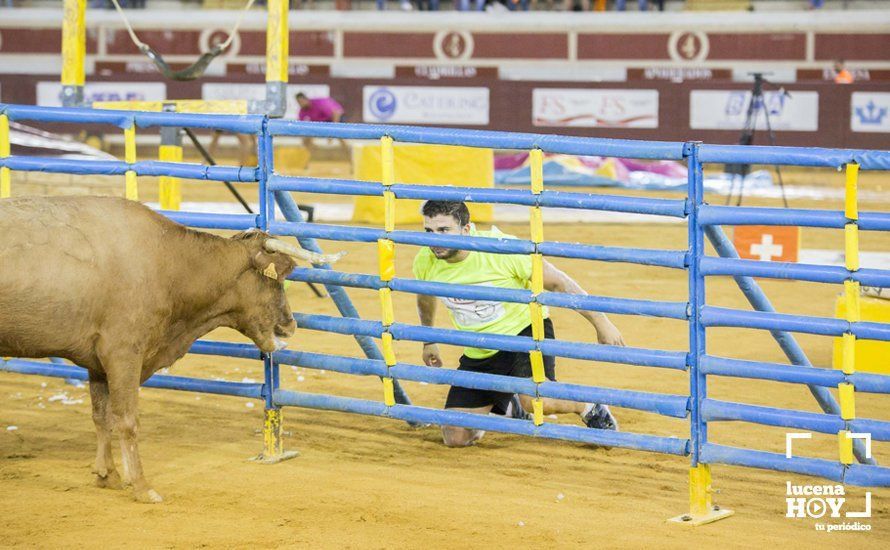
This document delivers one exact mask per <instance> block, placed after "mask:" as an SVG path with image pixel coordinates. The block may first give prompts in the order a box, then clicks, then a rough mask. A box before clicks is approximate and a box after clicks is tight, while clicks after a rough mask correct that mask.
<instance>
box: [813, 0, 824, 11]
mask: <svg viewBox="0 0 890 550" xmlns="http://www.w3.org/2000/svg"><path fill="white" fill-rule="evenodd" d="M824 5H825V0H810V9H811V10H818V9H820V8H822V6H824Z"/></svg>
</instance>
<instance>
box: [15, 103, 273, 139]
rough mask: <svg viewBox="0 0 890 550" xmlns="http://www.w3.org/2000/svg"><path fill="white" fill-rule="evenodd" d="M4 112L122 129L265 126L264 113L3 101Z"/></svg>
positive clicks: (246, 129) (245, 130) (248, 129)
mask: <svg viewBox="0 0 890 550" xmlns="http://www.w3.org/2000/svg"><path fill="white" fill-rule="evenodd" d="M0 112H5V113H6V114H7V116H9V120H15V121H27V120H30V121H34V122H63V123H73V124H109V125H112V126H117V127H118V128H129V127H131V126H132V125H133V123H134V121H135V124H136V126H137V127H139V128H149V127H179V128H212V129H218V130H227V131H229V132H237V133H242V134H255V133H258V132H260V131H261V130H262V126H263V116H261V115H217V114H186V113H167V112H163V113H146V112H143V111H119V110H115V109H89V108H85V107H36V106H33V105H10V104H4V103H0Z"/></svg>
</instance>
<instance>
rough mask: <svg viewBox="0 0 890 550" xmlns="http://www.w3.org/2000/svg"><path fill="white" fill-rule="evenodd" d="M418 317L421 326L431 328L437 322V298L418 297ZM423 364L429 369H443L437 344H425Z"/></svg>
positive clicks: (419, 295)
mask: <svg viewBox="0 0 890 550" xmlns="http://www.w3.org/2000/svg"><path fill="white" fill-rule="evenodd" d="M417 315H418V317H420V324H421V325H423V326H425V327H431V326H433V324H435V322H436V297H435V296H425V295H423V294H418V295H417ZM422 357H423V363H424V364H425V365H426V366H428V367H441V366H442V358H441V357H440V356H439V346H437V345H436V344H435V343H425V344H424V345H423V356H422Z"/></svg>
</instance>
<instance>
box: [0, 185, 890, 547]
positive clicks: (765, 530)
mask: <svg viewBox="0 0 890 550" xmlns="http://www.w3.org/2000/svg"><path fill="white" fill-rule="evenodd" d="M832 177H833V178H836V180H837V181H838V182H839V181H840V177H841V176H840V175H836V176H832ZM190 190H194V188H193V187H189V186H187V187H186V194H188V193H189V192H190ZM213 195H215V196H216V199H217V200H222V197H223V196H224V195H222V194H220V193H213ZM661 196H664V195H661ZM146 200H151V198H149V197H146ZM191 200H208V199H203V198H202V199H191ZM718 201H721V202H722V198H714V202H718ZM752 202H753V201H752ZM792 206H795V207H817V208H837V207H839V205H838V204H833V203H831V204H829V203H825V202H820V203H814V202H805V201H800V202H796V203H794V204H793V205H792ZM888 207H890V204H888V203H876V204H870V205H868V209H869V210H884V211H886V210H888ZM545 219H546V214H545ZM501 228H502V229H503V230H505V231H507V232H510V233H513V234H516V235H526V234H527V230H526V228H525V227H524V226H512V225H511V226H502V227H501ZM547 236H548V238H549V239H552V240H564V241H576V242H588V243H597V244H609V245H620V246H637V247H647V248H674V249H679V248H685V240H686V229H685V226H684V225H682V224H678V225H658V226H654V225H595V226H580V225H553V226H548V228H547ZM803 240H804V248H834V249H838V250H840V249H841V248H842V233H841V232H840V231H820V230H804V238H803ZM325 246H326V247H327V248H328V249H330V250H334V249H344V250H348V251H349V252H350V255H349V256H347V257H346V258H345V259H344V260H343V262H342V268H343V270H345V271H353V272H364V273H370V272H374V271H375V270H376V256H375V248H374V247H373V246H367V245H360V244H351V243H342V244H339V243H338V244H332V243H325ZM862 248H863V250H872V251H888V250H890V234H884V235H864V236H863V239H862ZM415 250H416V249H412V248H410V247H403V248H400V249H399V250H398V251H397V257H398V266H397V267H398V271H397V273H398V275H399V276H406V277H407V276H410V263H411V259H412V257H413V254H414V252H415ZM555 263H556V264H557V265H558V266H559V267H561V268H563V269H564V270H565V271H567V272H568V273H569V274H570V275H572V276H574V277H575V278H576V279H577V280H578V281H579V282H581V283H582V285H583V286H584V287H585V288H586V289H587V290H588V291H589V292H591V293H593V294H601V295H607V296H624V297H636V298H643V299H665V300H685V299H686V276H685V274H684V273H683V272H674V271H671V270H665V269H658V268H645V267H634V266H628V265H623V264H590V263H583V262H578V261H569V260H559V259H557V260H555ZM762 284H763V287H764V289H765V290H766V291H767V293H768V294H769V296H770V297H771V298H772V300H773V301H774V303H775V305H776V307H777V308H778V309H779V310H780V311H784V312H793V313H801V314H808V315H820V316H831V315H832V312H833V307H834V299H835V296H836V295H837V293H838V292H839V289H838V288H837V287H831V286H828V285H818V284H809V283H799V282H776V281H764V282H763V283H762ZM349 292H350V295H351V296H352V297H353V299H354V301H355V303H356V305H357V307H358V309H359V311H360V312H361V314H362V315H363V316H365V317H368V318H375V319H376V318H379V313H378V308H379V304H378V300H377V296H376V294H375V293H372V292H368V291H355V290H350V291H349ZM289 297H290V301H291V304H292V306H293V307H294V309H295V310H299V311H303V312H315V313H324V314H330V315H335V314H336V312H335V309H334V307H333V304H332V303H331V302H330V301H329V300H327V299H318V298H315V297H313V296H312V294H311V293H310V291H309V290H308V288H306V287H305V286H304V285H299V284H298V285H293V286H291V288H290V290H289ZM708 301H709V303H712V304H716V305H724V306H730V307H739V308H745V309H747V303H746V302H745V300H744V298H743V297H742V295H741V293H740V291H739V290H738V289H737V288H736V287H735V285H734V284H733V283H732V281H731V280H729V279H727V278H716V279H713V280H711V281H709V288H708ZM396 317H397V318H398V319H399V320H401V321H405V322H416V313H415V311H414V298H413V296H410V295H397V301H396ZM553 317H554V320H555V325H556V331H557V335H558V336H559V337H560V338H562V339H566V340H574V341H587V342H589V341H594V334H593V331H592V329H591V327H589V326H588V325H587V324H586V323H584V322H583V321H582V320H581V318H580V317H579V316H578V315H577V314H576V313H574V312H571V311H561V310H555V311H554V312H553ZM613 320H614V321H615V323H616V324H617V325H618V327H619V328H620V329H621V330H622V332H623V334H624V336H625V339H626V340H627V342H628V344H629V345H633V346H640V347H654V348H661V349H671V350H680V349H686V346H687V332H686V325H685V324H684V323H681V322H677V321H670V320H658V319H648V318H638V317H624V316H613ZM439 322H440V324H439V326H445V322H446V321H445V319H444V316H443V317H442V318H440V320H439ZM211 337H212V338H218V339H225V340H235V341H244V340H243V338H242V337H241V336H240V335H238V334H236V333H234V332H232V331H228V330H226V331H218V332H217V333H215V334H212V335H211ZM798 340H799V341H800V342H801V344H802V345H803V346H804V348H805V350H806V351H807V353H808V354H809V357H810V358H811V359H812V361H813V362H814V363H815V364H817V365H820V366H830V364H831V340H830V339H828V338H823V337H818V336H806V335H800V336H799V337H798ZM708 346H709V350H711V351H712V352H713V353H716V354H719V355H726V356H732V357H738V358H743V359H758V360H767V361H784V357H783V356H782V354H781V352H780V350H779V348H778V346H777V345H776V344H775V342H774V341H773V340H772V339H771V338H770V337H769V335H768V334H765V333H762V332H759V331H751V330H729V329H716V330H711V331H710V333H709V339H708ZM291 348H296V349H306V350H312V351H319V352H325V353H343V354H351V355H358V354H359V353H360V352H359V350H358V347H357V345H355V344H354V342H352V341H351V339H350V338H348V337H342V336H337V335H329V334H322V333H316V332H308V331H298V333H297V334H296V335H295V336H294V338H293V339H292V341H291ZM397 352H398V354H399V356H400V358H401V359H402V360H404V361H408V362H415V363H419V362H420V346H419V344H415V343H404V342H402V343H399V344H398V346H397ZM446 352H447V360H448V362H449V363H450V364H451V365H454V364H455V362H456V358H457V357H458V355H459V350H457V349H454V348H448V349H447V350H446ZM172 372H173V373H174V374H179V375H190V376H201V377H206V378H213V377H219V378H225V379H229V380H236V381H241V380H243V379H245V378H249V379H253V380H260V379H261V378H262V370H261V366H260V365H259V364H258V363H255V362H249V361H242V360H228V359H224V358H213V357H199V356H192V357H187V358H186V359H184V360H183V361H181V362H180V363H178V364H177V365H176V366H175V368H174V369H172ZM558 373H559V376H560V378H561V379H562V380H563V381H569V382H579V383H589V384H595V385H602V386H610V387H619V388H627V389H636V390H644V391H657V392H663V393H676V394H685V393H686V392H687V390H688V381H687V378H686V376H685V375H684V374H683V373H678V372H672V371H663V370H660V369H651V368H645V367H632V366H622V365H611V364H591V363H586V364H585V363H582V362H579V361H572V360H563V359H560V360H559V361H558ZM283 385H284V386H286V387H289V388H294V389H299V390H301V391H310V392H324V393H335V394H338V395H344V396H356V397H363V398H367V399H380V398H382V391H381V387H380V382H379V381H378V380H377V379H374V378H367V377H366V378H358V377H349V376H345V375H339V374H336V373H325V372H318V371H311V370H304V369H299V370H298V369H291V368H285V370H284V371H283ZM404 385H405V388H406V389H407V391H408V393H409V395H410V396H411V398H412V399H413V400H414V402H415V403H417V404H420V405H424V406H432V407H440V406H441V405H442V403H443V401H444V396H445V392H446V390H447V388H445V387H440V386H434V385H424V384H417V383H411V382H408V383H405V384H404ZM63 393H64V394H67V397H68V398H69V400H68V403H70V404H65V403H64V401H63V400H61V399H53V396H58V395H60V394H63ZM710 394H711V395H712V396H713V397H715V398H719V399H727V400H731V401H739V402H746V403H753V404H762V405H771V406H781V407H785V408H793V409H799V410H806V411H814V412H815V411H818V407H817V406H816V404H815V401H814V400H813V398H812V397H811V396H810V394H809V392H808V391H807V389H806V388H804V387H800V386H796V385H785V384H778V383H768V382H757V381H748V380H737V379H712V381H711V382H710ZM0 398H2V399H0V534H2V537H0V546H3V547H5V546H33V547H42V548H60V547H63V548H64V547H122V546H128V547H133V548H138V547H168V548H170V547H177V548H180V547H199V546H200V547H303V548H405V547H408V548H424V547H431V548H466V547H481V548H509V547H517V546H520V545H521V546H523V547H539V548H551V547H560V548H563V547H605V548H615V547H629V548H651V547H664V548H695V547H716V546H718V545H719V546H720V547H723V548H741V547H746V548H749V547H761V548H765V547H786V546H787V545H789V544H793V545H794V546H796V547H801V548H807V547H816V546H826V547H827V546H829V545H831V546H833V547H836V546H837V545H839V544H840V545H843V546H845V547H848V548H886V547H887V543H888V540H890V490H886V489H882V490H874V491H872V513H873V517H872V518H870V519H868V520H860V521H861V522H863V523H869V524H870V525H871V531H870V532H868V533H851V532H845V533H833V534H828V533H823V532H818V531H816V530H815V529H814V523H815V520H811V519H806V520H804V519H788V518H785V517H784V516H785V482H786V480H789V481H792V482H794V483H815V484H821V483H827V482H824V481H821V480H818V479H815V478H807V477H805V476H797V475H787V474H782V473H776V472H770V471H760V470H753V469H746V468H738V467H728V466H720V465H718V466H715V467H714V468H713V472H714V479H715V486H716V487H717V488H718V489H719V490H720V491H721V492H720V494H718V495H717V496H716V501H717V502H718V503H719V504H721V505H722V506H723V507H726V508H730V509H732V510H735V511H736V515H735V516H734V517H732V518H730V519H727V520H724V521H721V522H719V523H716V524H712V525H709V526H705V527H700V528H696V529H690V528H684V527H680V526H675V525H671V524H667V523H665V520H666V519H667V518H669V517H671V516H675V515H678V514H681V513H683V512H685V511H686V510H687V485H686V476H687V468H688V463H689V462H688V459H685V458H680V457H669V456H664V455H658V454H650V453H641V452H635V451H627V450H621V449H612V450H608V451H606V450H602V449H595V448H590V447H588V446H584V445H580V444H575V443H566V442H556V441H538V440H530V439H525V438H521V437H518V436H510V435H502V434H496V433H489V434H488V435H486V437H485V438H484V440H483V441H482V442H481V444H480V445H478V446H476V447H473V448H468V449H459V450H458V449H448V448H445V447H444V446H443V445H442V444H441V441H440V436H439V432H438V429H437V428H425V429H418V430H415V429H412V428H409V427H408V426H406V425H405V424H404V423H400V422H397V421H391V420H384V419H378V418H373V417H361V416H352V415H346V414H341V413H333V412H318V411H312V410H305V409H287V410H286V411H285V423H286V426H285V428H286V429H287V430H288V431H289V436H288V438H287V440H286V445H287V447H288V448H290V449H298V450H299V451H300V452H301V456H300V457H299V458H297V459H295V460H291V461H288V462H285V463H282V464H278V465H273V466H263V465H258V464H255V463H251V462H248V461H247V459H248V458H249V457H251V456H253V455H255V454H257V452H258V451H259V450H260V448H261V444H262V441H261V438H260V436H259V435H258V431H257V430H258V429H259V428H260V427H261V425H262V420H261V418H262V411H261V406H260V405H259V404H257V405H256V406H253V407H251V406H250V405H252V403H249V402H248V401H247V400H245V399H241V398H234V397H222V396H211V395H197V394H190V393H180V392H170V391H160V390H151V389H146V390H143V391H142V399H141V413H142V414H141V419H142V431H141V438H142V443H141V448H142V452H143V460H144V462H145V465H146V471H147V474H148V476H149V479H150V480H151V481H153V483H154V486H155V488H156V489H157V490H158V492H160V493H161V494H162V495H163V496H164V497H165V499H166V501H165V503H164V504H161V505H157V506H150V505H141V504H137V503H135V502H133V501H132V500H131V499H130V496H129V494H128V493H126V492H115V491H108V490H103V489H98V488H96V487H95V486H94V485H93V481H92V476H91V474H90V467H91V462H92V460H93V457H94V451H95V436H94V432H93V425H92V421H91V419H90V407H89V396H88V392H87V389H86V388H76V387H73V386H69V385H66V384H65V383H64V382H63V381H61V380H58V379H47V378H40V377H31V376H21V375H11V374H6V373H0ZM857 411H858V413H859V416H861V417H870V418H877V419H884V420H887V419H890V398H888V397H887V396H877V395H870V394H857ZM615 412H616V415H617V417H618V419H619V421H620V422H621V425H622V429H623V430H625V431H632V432H640V433H652V434H662V435H670V434H673V435H677V436H686V435H688V434H687V431H686V430H687V429H688V427H687V424H686V423H685V422H683V421H679V420H674V419H667V418H662V417H659V416H656V415H652V414H648V413H642V412H638V411H633V410H628V409H620V408H616V409H615ZM558 421H559V422H567V423H577V422H578V420H577V418H570V417H564V418H560V419H559V420H558ZM7 426H16V427H17V429H16V430H12V431H11V430H8V429H7ZM785 431H786V430H784V429H774V428H766V427H760V426H755V425H748V424H712V425H711V439H712V440H713V441H715V442H719V443H723V444H728V445H737V446H748V447H754V448H758V449H763V450H768V451H773V452H782V451H783V450H784V439H785V437H784V433H785ZM796 448H799V449H800V450H801V451H802V452H804V453H806V454H808V455H810V456H817V457H823V458H830V459H831V458H835V457H836V453H837V443H836V438H834V437H833V436H831V437H829V436H818V435H816V436H814V439H813V440H812V441H809V442H804V443H802V444H800V445H799V447H796ZM874 453H875V456H876V458H877V459H878V460H879V462H882V463H884V464H887V463H890V444H876V445H875V448H874ZM864 492H865V491H864V490H862V489H856V488H850V489H849V491H848V494H847V497H848V499H849V501H850V503H851V504H850V509H859V508H861V506H860V504H861V503H862V502H863V495H864Z"/></svg>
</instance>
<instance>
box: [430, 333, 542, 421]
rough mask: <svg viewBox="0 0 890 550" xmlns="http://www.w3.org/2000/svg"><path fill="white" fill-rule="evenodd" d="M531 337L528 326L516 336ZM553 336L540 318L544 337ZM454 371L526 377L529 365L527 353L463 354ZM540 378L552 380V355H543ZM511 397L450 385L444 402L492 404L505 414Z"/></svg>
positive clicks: (465, 405)
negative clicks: (482, 357) (480, 355)
mask: <svg viewBox="0 0 890 550" xmlns="http://www.w3.org/2000/svg"><path fill="white" fill-rule="evenodd" d="M531 335H532V327H531V326H528V327H526V328H525V330H523V331H522V332H520V333H519V334H518V336H531ZM553 337H554V336H553V323H552V322H551V321H550V319H544V338H553ZM457 370H465V371H471V372H484V373H487V374H501V375H504V376H516V377H519V378H530V377H531V375H532V364H531V359H529V356H528V354H527V353H520V352H516V351H499V352H497V353H495V354H494V355H492V356H491V357H486V358H485V359H471V358H469V357H467V356H466V355H462V356H461V358H460V366H459V367H458V368H457ZM544 375H545V376H546V377H547V379H548V380H554V381H555V380H556V359H555V358H554V357H552V356H548V355H545V356H544ZM512 397H513V394H512V393H502V392H497V391H490V390H474V389H471V388H461V387H460V386H451V389H450V390H449V391H448V398H447V399H446V400H445V408H446V409H451V408H463V409H475V408H478V407H486V406H488V405H492V406H493V408H494V409H495V410H498V411H505V410H506V409H507V405H508V404H509V403H510V399H511V398H512Z"/></svg>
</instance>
